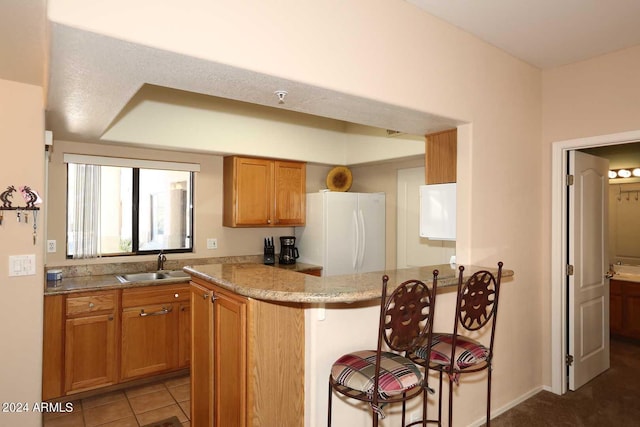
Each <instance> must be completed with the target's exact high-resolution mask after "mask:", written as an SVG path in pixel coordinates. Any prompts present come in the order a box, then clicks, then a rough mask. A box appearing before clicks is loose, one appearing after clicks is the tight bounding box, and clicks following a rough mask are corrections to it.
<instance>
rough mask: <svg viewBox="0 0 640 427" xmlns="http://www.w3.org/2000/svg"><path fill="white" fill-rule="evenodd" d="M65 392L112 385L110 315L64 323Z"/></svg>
mask: <svg viewBox="0 0 640 427" xmlns="http://www.w3.org/2000/svg"><path fill="white" fill-rule="evenodd" d="M65 323H66V324H65V392H66V393H69V392H77V391H82V390H89V389H92V388H96V387H100V386H106V385H110V384H114V383H115V382H116V366H117V365H116V364H117V358H116V351H115V349H116V330H117V328H116V321H115V320H114V314H113V313H108V314H98V315H91V316H85V317H78V318H73V319H67V320H66V322H65Z"/></svg>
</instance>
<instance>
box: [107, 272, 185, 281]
mask: <svg viewBox="0 0 640 427" xmlns="http://www.w3.org/2000/svg"><path fill="white" fill-rule="evenodd" d="M185 277H189V275H188V274H187V273H185V272H184V271H182V270H162V271H153V272H150V273H127V274H118V275H116V278H117V279H118V280H119V281H120V283H130V282H151V281H158V280H167V281H168V280H175V279H181V278H185Z"/></svg>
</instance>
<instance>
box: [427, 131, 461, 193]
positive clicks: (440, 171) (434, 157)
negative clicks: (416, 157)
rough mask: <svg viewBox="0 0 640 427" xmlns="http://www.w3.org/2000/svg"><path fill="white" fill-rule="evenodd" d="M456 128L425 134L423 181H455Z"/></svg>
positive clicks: (429, 182) (442, 182)
mask: <svg viewBox="0 0 640 427" xmlns="http://www.w3.org/2000/svg"><path fill="white" fill-rule="evenodd" d="M457 146H458V130H457V129H451V130H447V131H443V132H438V133H432V134H429V135H426V144H425V183H426V184H446V183H450V182H456V173H457V155H458V149H457Z"/></svg>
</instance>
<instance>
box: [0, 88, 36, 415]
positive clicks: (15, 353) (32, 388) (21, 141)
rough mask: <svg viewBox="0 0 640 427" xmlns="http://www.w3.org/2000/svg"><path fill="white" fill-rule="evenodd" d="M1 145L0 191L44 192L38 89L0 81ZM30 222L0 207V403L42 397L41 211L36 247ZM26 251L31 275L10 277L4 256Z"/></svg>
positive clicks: (16, 201)
mask: <svg viewBox="0 0 640 427" xmlns="http://www.w3.org/2000/svg"><path fill="white" fill-rule="evenodd" d="M0 147H2V162H1V165H0V192H1V191H4V190H5V189H6V187H7V186H9V185H13V186H15V187H16V188H18V187H20V186H23V185H28V186H30V187H31V188H32V189H34V190H36V191H38V193H40V194H44V158H45V152H44V102H43V94H42V88H41V87H38V86H30V85H25V84H21V83H16V82H10V81H7V80H0ZM45 203H46V200H45ZM12 204H13V206H24V205H25V203H24V200H22V196H21V195H20V194H19V193H14V195H13V199H12ZM41 206H42V207H45V206H46V205H41ZM32 221H33V216H31V218H30V219H29V224H24V223H18V222H17V221H16V214H15V212H13V211H4V218H3V221H2V225H1V226H0V288H1V290H0V293H1V295H2V297H1V298H0V334H1V336H2V350H0V402H15V403H18V402H27V403H29V405H31V404H33V403H35V402H39V401H40V399H41V376H42V302H43V295H42V289H43V286H44V276H43V272H44V269H43V254H44V245H43V243H42V242H43V239H44V213H43V212H40V215H39V216H38V223H37V225H38V227H39V229H38V235H37V243H36V244H35V245H34V244H33V240H32V233H33V226H32V224H33V222H32ZM27 254H33V255H35V256H36V268H35V269H36V274H35V275H33V276H20V277H9V269H8V266H9V256H11V255H27ZM30 408H31V406H30ZM39 423H40V414H39V413H35V412H29V413H21V414H20V413H2V412H0V426H18V425H19V426H27V425H39Z"/></svg>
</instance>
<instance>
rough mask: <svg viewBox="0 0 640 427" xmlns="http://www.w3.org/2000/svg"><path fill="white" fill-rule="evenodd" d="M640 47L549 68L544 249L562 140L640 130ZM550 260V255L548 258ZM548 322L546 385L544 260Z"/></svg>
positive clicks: (545, 82) (546, 263)
mask: <svg viewBox="0 0 640 427" xmlns="http://www.w3.org/2000/svg"><path fill="white" fill-rule="evenodd" d="M638 69H640V46H636V47H632V48H629V49H624V50H621V51H617V52H614V53H610V54H607V55H602V56H599V57H596V58H593V59H590V60H586V61H581V62H578V63H575V64H570V65H567V66H563V67H558V68H554V69H551V70H545V71H544V72H543V73H542V76H543V85H542V89H543V92H542V93H543V101H544V102H543V107H542V111H543V122H542V129H543V138H542V139H543V144H542V159H543V163H542V165H541V169H540V173H541V176H540V180H541V185H542V187H543V188H545V189H548V190H546V192H545V193H546V194H545V197H544V198H543V200H542V205H541V207H542V212H541V215H542V218H541V219H542V225H543V229H542V234H541V235H542V239H543V240H542V245H543V246H542V247H543V248H545V252H546V251H548V250H549V248H551V245H552V244H553V242H552V240H551V194H550V186H551V174H552V171H551V158H552V157H551V147H552V144H553V143H554V142H556V141H564V140H569V139H574V138H583V137H590V136H598V135H609V134H616V133H622V132H627V131H634V130H640V103H639V102H638V99H640V74H639V73H637V72H636V71H637V70H638ZM547 258H548V257H547ZM542 268H543V271H542V273H543V277H545V280H543V281H542V286H543V289H544V291H543V293H542V295H543V296H544V299H543V304H542V307H543V311H542V316H541V320H542V322H543V324H542V326H543V333H544V336H545V339H544V340H543V345H544V347H543V348H542V354H543V356H544V357H545V358H544V365H543V368H544V377H543V378H544V383H545V384H550V382H551V366H550V361H549V359H548V357H546V355H548V354H549V351H550V350H549V348H548V345H549V339H548V337H549V336H550V334H551V324H550V318H551V312H550V309H551V286H552V281H553V280H552V278H551V270H550V260H548V259H544V262H543V264H542Z"/></svg>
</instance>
